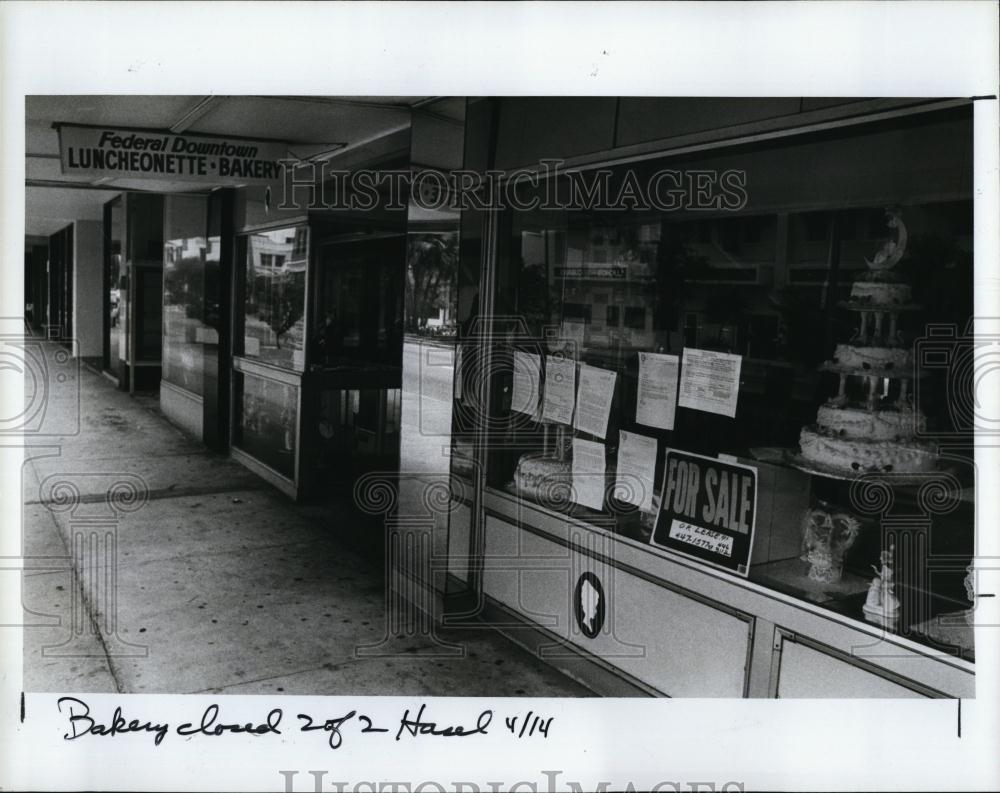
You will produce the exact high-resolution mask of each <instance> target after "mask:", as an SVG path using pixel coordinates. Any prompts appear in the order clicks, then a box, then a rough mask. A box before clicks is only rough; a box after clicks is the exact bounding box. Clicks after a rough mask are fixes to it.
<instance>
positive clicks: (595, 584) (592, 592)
mask: <svg viewBox="0 0 1000 793" xmlns="http://www.w3.org/2000/svg"><path fill="white" fill-rule="evenodd" d="M573 611H574V613H575V614H576V624H577V625H578V626H579V627H580V630H581V631H582V632H583V635H584V636H586V637H587V638H588V639H593V638H594V637H596V636H597V634H599V633H600V632H601V628H603V627H604V587H603V586H602V585H601V580H600V579H599V578H598V577H597V576H596V575H594V574H593V573H591V572H589V571H588V572H586V573H584V574H583V575H581V576H580V578H579V580H578V581H577V582H576V591H575V592H574V593H573Z"/></svg>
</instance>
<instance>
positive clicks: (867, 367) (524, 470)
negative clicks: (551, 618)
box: [486, 126, 974, 657]
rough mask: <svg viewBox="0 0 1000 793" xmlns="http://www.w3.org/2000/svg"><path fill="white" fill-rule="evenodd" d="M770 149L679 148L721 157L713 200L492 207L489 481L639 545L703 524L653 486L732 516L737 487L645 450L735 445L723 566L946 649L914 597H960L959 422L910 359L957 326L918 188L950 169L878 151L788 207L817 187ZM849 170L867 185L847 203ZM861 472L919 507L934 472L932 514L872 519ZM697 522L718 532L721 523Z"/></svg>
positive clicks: (969, 529) (952, 180) (939, 217)
mask: <svg viewBox="0 0 1000 793" xmlns="http://www.w3.org/2000/svg"><path fill="white" fill-rule="evenodd" d="M959 129H960V130H963V132H964V133H965V134H968V128H967V127H961V126H960V127H959ZM911 134H913V135H914V137H915V138H917V139H919V137H920V134H921V133H920V132H919V131H918V132H916V133H911ZM948 140H950V139H949V138H947V137H945V138H944V139H943V140H942V141H941V144H940V145H941V146H942V147H944V146H945V144H946V142H947V141H948ZM881 145H883V144H882V143H881V142H880V140H879V139H878V138H873V140H872V147H873V148H874V149H876V150H877V149H878V148H879V147H880V146H881ZM948 145H950V144H948ZM788 151H789V152H790V154H789V156H790V157H793V159H792V160H790V161H789V162H788V163H785V164H782V149H780V148H775V149H774V150H765V151H763V152H760V151H758V152H752V151H751V152H746V153H745V154H744V155H742V156H737V155H735V154H726V155H724V156H723V157H721V158H720V159H719V160H718V161H713V160H707V159H706V160H702V161H699V162H697V163H687V164H686V165H690V167H692V169H695V168H696V169H697V170H698V171H708V172H714V173H717V174H718V173H721V172H723V171H724V170H725V168H724V167H723V166H724V165H726V164H728V163H733V162H736V163H740V167H741V170H742V171H743V172H744V173H745V178H746V188H747V197H748V200H747V201H746V202H745V203H744V205H743V206H740V207H738V208H737V209H736V210H734V211H730V212H725V211H719V210H718V209H716V211H714V212H713V211H702V212H697V213H696V212H691V211H683V210H681V211H672V212H666V211H653V210H649V209H642V210H640V209H638V208H636V207H635V206H634V205H633V206H629V207H625V208H624V209H619V210H618V211H611V210H605V211H602V210H597V209H594V208H592V207H591V208H584V206H583V205H582V204H581V205H580V206H579V207H576V208H574V207H573V206H570V207H569V208H560V209H546V208H540V209H535V210H530V211H507V212H506V213H505V214H504V215H503V217H502V220H501V223H500V230H499V244H498V249H497V252H498V263H497V267H496V272H495V278H494V287H495V292H496V299H495V305H494V310H493V317H492V319H491V323H490V338H489V342H488V344H489V348H490V359H489V371H490V375H489V377H490V381H489V399H490V404H489V406H488V410H489V414H490V418H489V422H488V427H487V430H488V432H489V433H490V438H489V455H488V461H487V472H486V473H487V481H488V485H489V486H490V487H491V488H492V489H493V490H494V491H496V492H498V493H506V494H511V495H514V496H516V497H517V498H518V499H519V500H520V501H521V502H522V503H523V504H525V505H532V506H535V507H540V508H541V509H542V510H546V511H555V512H560V513H564V514H567V515H571V516H573V517H575V518H577V519H579V520H581V521H583V522H584V523H587V524H590V525H593V526H595V527H599V528H600V529H603V530H607V531H611V532H614V533H615V534H617V535H619V536H622V537H626V538H629V539H631V540H633V541H636V542H640V543H647V544H650V545H652V546H654V547H655V549H656V551H657V552H658V553H659V552H662V550H663V548H664V547H667V546H669V545H670V544H669V543H666V542H664V541H663V540H664V538H666V537H667V536H668V533H669V539H671V540H676V538H677V536H682V539H683V541H684V542H689V543H691V545H692V547H694V546H696V545H698V544H699V543H700V544H701V545H704V544H706V543H708V542H709V541H708V540H707V539H705V537H708V536H709V535H710V534H712V532H711V530H709V532H708V534H703V536H696V535H697V534H698V530H697V529H691V528H690V527H689V526H688V527H685V526H684V525H681V526H680V528H678V522H677V521H674V523H673V524H672V525H668V526H666V527H663V526H660V525H659V524H658V521H661V520H662V519H663V516H664V515H666V514H667V512H666V511H665V505H664V504H661V499H662V500H664V501H666V500H668V499H674V503H675V504H677V503H679V504H681V506H682V507H683V506H685V505H687V504H688V502H690V504H694V503H695V501H694V496H693V493H694V491H695V490H696V489H698V490H702V491H704V492H708V491H709V490H710V484H711V483H712V482H714V483H715V486H716V488H717V489H716V491H713V492H712V493H711V494H710V496H711V497H710V498H709V502H708V504H707V505H705V506H704V507H702V502H700V501H699V502H698V504H699V514H702V512H704V514H710V515H711V516H712V520H715V521H717V525H719V526H730V528H731V527H732V526H736V527H740V528H741V529H742V530H746V531H749V528H750V527H749V523H750V520H749V518H747V517H746V515H745V514H742V513H741V512H740V511H739V510H738V509H735V508H733V507H732V506H731V505H732V504H733V503H736V502H737V500H738V499H739V497H740V493H739V492H738V491H739V487H742V486H743V485H742V484H740V485H738V484H737V480H736V479H735V475H734V479H733V480H732V487H731V488H730V487H729V485H726V486H724V487H722V489H718V486H719V481H720V480H719V474H718V472H714V471H713V473H712V474H711V477H712V478H711V479H706V480H700V479H697V477H696V476H695V475H694V474H692V477H694V478H692V479H689V480H687V481H686V482H685V481H679V480H678V478H677V470H678V469H675V468H674V467H671V468H670V469H669V470H667V466H666V464H665V463H666V460H667V457H668V454H667V452H668V450H674V451H675V452H680V453H682V454H687V455H695V456H700V458H702V459H710V460H713V461H723V462H725V463H727V464H728V463H732V464H734V465H737V466H739V465H743V466H747V467H749V468H750V469H752V470H753V471H754V472H755V477H756V478H755V480H754V481H755V485H754V487H755V488H756V490H755V493H756V495H755V496H754V500H755V505H756V523H755V525H754V527H753V537H752V542H753V548H752V552H751V553H750V555H749V563H748V564H747V565H739V566H735V565H734V566H733V568H732V569H733V570H734V571H735V570H738V571H739V573H740V574H742V575H744V576H746V577H747V578H749V579H750V580H752V581H756V582H758V583H761V584H764V585H766V586H768V587H771V588H773V589H776V590H779V591H782V592H784V593H787V594H791V595H794V596H796V597H799V598H801V599H803V600H807V601H809V602H812V603H815V604H818V605H820V606H822V607H824V608H828V609H830V610H833V611H837V612H840V613H843V614H846V615H848V616H851V617H854V618H856V619H867V620H868V621H869V622H873V623H876V624H879V625H881V626H882V627H885V628H886V629H888V630H891V631H894V632H896V633H899V634H902V635H906V636H908V637H910V638H915V639H917V640H919V641H923V642H925V643H928V644H931V645H934V646H947V647H948V648H949V651H950V652H953V653H961V654H963V655H965V656H966V657H969V656H971V654H972V645H971V630H970V631H968V632H962V631H957V630H956V631H953V632H951V633H948V632H947V631H945V632H944V633H942V632H941V630H940V629H939V628H936V627H934V626H935V625H937V623H936V622H935V621H934V620H932V618H934V617H937V616H939V615H941V614H948V613H951V612H955V613H956V614H957V613H959V612H961V611H962V609H963V608H968V606H969V603H968V601H967V599H966V594H965V589H964V588H963V587H964V580H965V573H966V565H967V564H968V563H969V560H970V559H971V557H972V554H973V514H972V498H973V495H972V494H973V492H974V478H973V470H972V456H971V451H970V447H971V435H970V433H969V430H968V427H966V428H965V430H964V431H963V430H961V429H960V428H957V427H956V422H955V416H954V415H953V411H950V410H949V407H948V400H947V399H946V393H945V392H946V390H947V389H948V388H949V387H951V388H953V389H954V387H955V383H954V382H953V381H952V382H951V384H950V386H949V384H948V382H947V376H946V372H945V371H944V368H943V367H942V368H938V369H933V370H932V369H931V368H926V369H925V368H924V367H923V366H922V364H921V361H920V358H919V355H918V354H917V351H919V349H920V345H921V343H922V342H921V340H922V339H926V337H927V333H928V327H929V326H931V325H934V326H936V327H945V326H946V327H950V328H952V329H956V328H957V329H958V331H957V332H958V333H959V334H960V333H961V332H962V329H964V328H965V327H966V324H967V322H968V320H969V318H970V316H971V312H972V291H971V290H972V269H971V267H972V260H971V249H972V238H971V219H972V202H971V200H969V199H968V198H967V197H965V198H960V197H955V198H953V199H951V200H940V198H939V196H941V195H943V194H945V193H947V190H946V189H945V187H947V188H949V189H950V188H952V187H953V186H954V185H956V184H960V183H962V180H963V177H962V176H961V174H960V173H958V172H956V173H950V172H947V173H942V171H946V169H945V168H944V164H939V165H941V168H939V169H938V170H937V171H935V170H934V164H927V163H924V164H922V165H921V168H922V169H923V170H922V173H924V174H926V178H927V181H926V183H923V184H920V185H919V186H917V185H916V184H915V183H914V181H913V180H912V179H911V180H909V182H908V184H909V188H908V189H906V190H902V189H899V188H897V187H896V185H895V182H894V179H895V180H898V175H896V174H894V173H893V168H898V169H899V170H900V171H905V170H906V169H907V168H909V167H910V166H911V165H912V161H911V160H908V159H907V153H906V152H905V151H896V152H895V153H894V154H893V155H892V160H891V162H892V163H893V165H892V166H891V167H890V166H886V167H883V171H882V173H881V174H880V175H879V176H878V177H871V174H869V177H870V178H869V183H868V184H867V185H866V184H864V183H863V182H864V180H862V179H860V177H859V179H858V182H857V184H853V183H852V184H851V185H849V186H848V187H849V190H848V192H850V193H852V194H853V195H854V197H855V201H854V202H853V204H852V205H850V206H841V205H839V204H838V201H840V200H842V199H840V197H839V196H838V195H832V194H831V195H829V196H826V197H825V203H826V206H825V207H822V208H810V209H809V210H800V209H799V207H800V206H802V205H803V204H805V203H809V204H811V205H812V206H813V207H815V205H816V204H817V203H818V202H817V199H816V195H815V189H816V185H815V184H812V183H811V181H810V178H809V177H807V175H800V176H799V177H797V178H790V176H789V173H790V172H791V171H793V170H794V168H793V163H794V161H795V160H794V157H795V156H801V154H796V153H795V147H789V150H788ZM813 156H814V157H815V158H816V159H815V162H816V163H818V165H816V166H815V169H816V173H817V174H819V173H822V172H824V171H825V170H830V171H831V172H832V171H833V170H835V169H836V168H844V167H845V164H844V163H843V162H840V163H837V162H835V160H836V157H835V156H834V155H833V154H831V153H830V152H824V150H823V148H822V144H820V143H817V148H816V149H815V151H814V154H813ZM831 156H833V160H831ZM944 159H945V160H948V159H949V158H948V157H947V156H945V157H944ZM657 167H658V163H656V162H655V161H653V162H648V161H647V162H643V163H639V164H635V165H630V166H619V167H616V168H614V169H613V170H612V172H611V176H610V179H609V180H608V182H607V185H608V188H607V189H608V194H610V195H611V196H615V195H618V194H619V193H618V191H619V189H620V188H621V187H622V185H623V184H625V183H626V181H627V180H628V179H633V178H635V179H636V181H637V182H638V183H640V184H647V183H649V180H650V178H651V176H652V175H653V174H655V172H656V169H657ZM660 167H663V168H673V169H676V168H678V165H677V164H676V162H669V163H665V164H660ZM682 167H684V166H682ZM814 175H815V174H814ZM599 178H605V177H601V176H599V175H598V174H597V172H596V171H595V172H589V173H588V172H585V173H584V174H583V175H582V176H581V175H575V176H573V177H558V178H557V179H554V180H553V181H552V182H550V183H548V184H545V183H542V184H541V185H540V186H538V187H536V188H533V189H531V190H528V189H522V190H520V202H521V205H522V206H527V205H530V203H531V201H532V199H533V198H536V197H537V198H538V199H539V200H540V201H542V202H544V201H545V200H546V197H551V196H553V195H564V196H566V195H568V196H572V195H574V190H577V193H576V194H577V195H580V194H584V193H586V192H588V191H589V190H592V189H593V188H594V185H595V180H597V179H599ZM581 179H582V182H580V181H579V180H581ZM588 179H589V180H590V181H587V180H588ZM796 179H798V181H797V180H796ZM574 180H576V184H577V187H574ZM937 180H941V181H942V182H943V186H942V184H941V183H938V181H937ZM581 183H582V184H583V185H584V187H585V188H586V189H585V190H584V191H582V192H581V191H580V190H578V186H579V185H580V184H581ZM755 189H756V192H755ZM866 190H867V192H868V193H869V194H870V195H871V196H872V198H873V200H872V201H871V202H870V203H867V204H862V203H861V202H860V201H859V200H858V197H859V196H863V195H864V194H865V192H866ZM805 195H808V196H809V198H810V201H808V202H806V201H804V200H803V199H804V197H805ZM897 252H899V253H900V254H901V257H900V256H898V255H896V254H897ZM894 257H895V258H896V261H893V258H894ZM868 262H874V263H871V264H870V263H868ZM880 268H881V269H880ZM961 376H964V377H966V378H968V376H969V373H968V372H966V373H965V374H964V375H961ZM953 379H954V378H953ZM959 385H960V386H961V385H962V384H959ZM966 385H967V384H966ZM941 435H943V436H946V437H948V438H949V444H948V449H947V450H945V449H944V448H943V447H942V446H941V445H940V444H939V443H937V442H936V441H935V440H934V438H935V437H939V436H941ZM679 470H683V469H679ZM866 476H867V477H869V478H872V477H874V478H875V480H877V481H882V482H883V484H886V486H887V487H889V488H890V490H891V493H892V496H891V498H892V499H894V501H893V503H894V504H895V505H896V507H897V508H899V507H900V505H907V506H906V509H907V510H910V511H911V512H914V513H915V514H916V513H919V511H920V510H921V509H925V508H929V507H928V506H927V503H926V501H921V499H922V498H924V497H923V496H918V492H919V491H920V487H922V486H924V485H926V486H927V487H938V486H940V487H942V488H943V489H942V491H941V492H942V493H945V494H946V498H947V500H948V502H949V503H948V505H947V509H945V508H941V509H937V510H936V511H935V510H932V511H933V512H934V514H933V515H930V514H928V515H927V517H928V518H929V520H930V522H931V524H933V526H934V530H933V531H932V532H930V531H929V532H928V534H927V536H925V537H924V538H923V539H922V540H920V541H919V542H918V541H916V540H913V538H910V537H903V536H896V535H893V534H892V531H894V530H890V529H889V528H887V526H889V525H890V523H887V522H884V521H883V518H885V512H884V510H883V512H879V510H878V508H876V507H873V506H872V505H871V504H866V503H859V496H858V493H859V490H858V488H859V487H860V485H859V484H858V481H859V478H864V477H866ZM878 477H882V479H881V480H878ZM883 480H884V481H883ZM722 481H726V480H724V479H723V480H722ZM749 481H750V480H747V482H749ZM866 481H867V480H866ZM932 483H936V484H932ZM941 483H944V484H941ZM872 486H875V485H872ZM879 486H881V485H879ZM685 487H687V488H688V490H685ZM746 487H747V489H749V485H747V486H746ZM722 490H725V492H722ZM685 492H687V493H689V494H692V495H691V497H690V498H687V497H685V495H684V493H685ZM699 497H700V496H699ZM862 502H863V499H862ZM886 509H888V507H886ZM529 512H530V510H529ZM526 514H527V513H526ZM747 514H749V513H747ZM525 519H530V518H525ZM654 531H655V534H654ZM685 532H689V533H688V534H686V535H685ZM675 535H676V536H675ZM711 541H712V542H713V543H715V542H717V543H719V546H718V548H719V549H721V550H719V551H718V552H719V553H726V554H730V553H733V552H734V551H733V548H734V546H733V545H732V544H730V545H726V542H729V541H728V540H726V539H725V537H723V536H722V535H719V534H716V536H713V537H712V540H711ZM749 542H750V538H749V537H747V538H746V543H747V544H749ZM674 545H676V542H675V543H674ZM699 547H700V546H699ZM735 547H736V549H737V550H738V548H739V538H737V542H736V546H735ZM689 551H690V549H689ZM688 555H689V556H692V557H695V558H699V559H702V558H704V559H709V557H710V556H711V555H710V554H700V553H699V552H698V551H691V552H690V553H689V554H688ZM936 559H937V560H942V561H940V563H939V562H938V561H935V560H936ZM714 566H719V565H714ZM723 566H725V565H723ZM873 567H874V571H873V569H872V568H873ZM938 568H940V569H938ZM901 570H905V571H906V572H905V573H903V574H901V573H900V571H901ZM894 571H895V572H894ZM932 573H933V575H932ZM932 623H933V624H932Z"/></svg>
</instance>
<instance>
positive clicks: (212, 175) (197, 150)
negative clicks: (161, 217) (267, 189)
mask: <svg viewBox="0 0 1000 793" xmlns="http://www.w3.org/2000/svg"><path fill="white" fill-rule="evenodd" d="M56 127H57V129H58V131H59V156H60V161H61V164H62V172H63V174H64V175H66V176H87V177H91V178H95V179H96V178H101V177H111V178H116V179H164V180H173V179H177V180H183V181H192V182H203V183H208V184H213V185H217V184H252V183H264V182H274V181H277V180H279V179H281V178H282V176H283V174H284V166H283V164H282V162H281V161H282V160H284V159H286V158H287V157H288V147H287V145H286V144H284V143H281V142H278V141H257V140H245V139H242V138H233V137H214V136H207V135H186V134H175V133H172V132H156V131H152V130H134V129H122V128H117V127H94V126H81V125H76V124H57V125H56Z"/></svg>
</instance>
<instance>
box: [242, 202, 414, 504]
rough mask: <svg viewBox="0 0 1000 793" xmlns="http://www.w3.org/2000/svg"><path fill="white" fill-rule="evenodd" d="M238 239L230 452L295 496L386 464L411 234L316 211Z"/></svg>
mask: <svg viewBox="0 0 1000 793" xmlns="http://www.w3.org/2000/svg"><path fill="white" fill-rule="evenodd" d="M239 240H240V244H239V246H238V251H237V256H238V260H239V261H240V262H241V265H240V266H239V267H238V268H237V284H236V289H237V298H236V301H235V303H236V305H237V308H238V311H237V317H236V324H235V330H234V347H235V348H236V349H235V355H234V359H233V369H234V373H233V403H232V405H233V433H232V439H233V450H234V451H233V454H234V456H236V457H237V458H238V459H240V460H241V461H242V462H244V463H245V464H246V465H248V466H249V467H251V468H252V469H254V470H255V471H257V472H258V473H259V474H261V475H262V476H264V477H265V478H267V479H268V480H269V481H271V482H272V483H273V484H275V486H277V487H278V488H280V489H281V490H283V491H284V492H286V493H288V494H289V495H291V496H293V497H295V498H304V497H308V496H310V495H317V494H318V495H322V494H324V493H329V492H331V490H330V488H331V487H332V486H333V485H335V484H336V483H337V482H349V481H352V480H351V479H350V478H349V477H348V476H347V474H349V473H352V472H356V471H357V470H360V469H361V468H362V467H363V466H364V465H374V466H378V465H383V466H384V465H391V464H392V463H393V461H394V460H396V459H398V453H399V450H398V446H399V409H400V400H399V389H400V382H401V379H400V371H401V357H402V272H403V265H404V256H405V245H404V240H405V238H404V236H403V235H402V234H394V233H392V232H391V231H389V230H386V229H384V228H375V227H372V226H370V225H369V226H360V225H359V224H357V223H353V224H349V223H346V222H337V221H334V220H332V219H329V218H327V219H321V218H318V219H306V220H303V222H302V223H300V224H297V225H291V226H285V227H280V228H273V227H271V228H264V229H259V230H255V231H250V232H248V233H246V234H244V235H241V236H240V238H239Z"/></svg>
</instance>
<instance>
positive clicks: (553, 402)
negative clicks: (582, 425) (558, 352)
mask: <svg viewBox="0 0 1000 793" xmlns="http://www.w3.org/2000/svg"><path fill="white" fill-rule="evenodd" d="M543 399H544V403H543V407H542V420H543V421H551V422H555V423H557V424H571V423H572V422H573V406H574V404H575V402H576V361H574V360H573V359H572V358H557V357H555V356H552V355H547V356H546V357H545V396H544V397H543Z"/></svg>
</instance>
